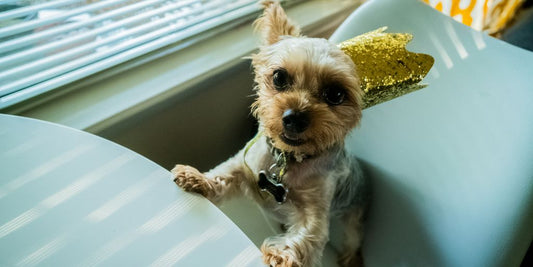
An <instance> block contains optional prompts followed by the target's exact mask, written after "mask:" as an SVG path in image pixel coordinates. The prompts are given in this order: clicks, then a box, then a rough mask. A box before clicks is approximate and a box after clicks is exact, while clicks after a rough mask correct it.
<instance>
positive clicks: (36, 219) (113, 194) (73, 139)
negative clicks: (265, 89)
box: [0, 114, 262, 266]
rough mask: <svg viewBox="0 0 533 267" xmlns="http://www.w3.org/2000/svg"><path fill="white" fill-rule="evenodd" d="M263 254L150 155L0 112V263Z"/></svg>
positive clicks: (243, 261) (213, 260) (204, 259)
mask: <svg viewBox="0 0 533 267" xmlns="http://www.w3.org/2000/svg"><path fill="white" fill-rule="evenodd" d="M176 153H179V152H178V151H176ZM260 258H261V254H260V252H259V250H258V249H257V247H256V246H255V245H254V244H253V243H252V242H251V241H250V240H249V239H248V237H246V236H245V235H244V233H242V232H241V230H240V229H239V228H238V227H237V226H236V225H235V224H233V222H231V221H230V220H229V219H228V218H227V217H226V216H225V215H224V214H223V213H222V212H220V211H219V210H218V208H216V207H215V206H214V205H212V204H211V203H210V202H209V201H207V200H205V199H204V198H202V197H199V196H197V195H193V194H188V193H185V192H183V191H181V190H180V189H179V188H177V187H176V186H175V185H174V183H173V182H172V179H171V177H170V173H169V172H168V171H167V170H165V169H163V168H162V167H160V166H158V165H157V164H155V163H153V162H151V161H150V160H148V159H146V158H144V157H142V156H140V155H138V154H136V153H135V152H133V151H130V150H128V149H126V148H124V147H121V146H119V145H117V144H114V143H112V142H110V141H107V140H105V139H102V138H100V137H97V136H94V135H92V134H89V133H85V132H82V131H78V130H74V129H71V128H67V127H63V126H60V125H55V124H52V123H48V122H43V121H38V120H34V119H27V118H22V117H16V116H10V115H1V114H0V266H15V265H19V266H33V265H47V266H95V265H98V266H101V265H104V266H105V265H106V266H168V265H175V266H261V265H262V263H261V259H260Z"/></svg>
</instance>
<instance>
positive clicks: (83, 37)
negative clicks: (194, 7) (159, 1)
mask: <svg viewBox="0 0 533 267" xmlns="http://www.w3.org/2000/svg"><path fill="white" fill-rule="evenodd" d="M195 2H197V0H188V1H180V2H179V3H177V4H174V5H167V6H163V7H161V8H159V9H155V10H151V11H149V12H146V13H143V14H141V15H138V16H134V17H129V18H126V19H123V20H118V21H116V22H113V23H109V24H107V25H106V26H103V27H98V28H96V29H94V30H89V31H86V32H85V33H81V34H77V35H75V36H72V37H70V38H64V39H61V40H58V41H55V42H51V43H48V44H45V45H40V46H38V47H36V48H32V49H28V50H24V51H21V52H18V53H14V54H11V55H9V56H5V57H2V58H0V66H5V67H6V68H7V67H11V66H13V65H14V64H20V63H24V62H28V61H30V60H33V59H35V58H42V56H43V55H49V54H50V53H51V52H53V51H61V49H63V48H65V47H69V46H73V45H75V44H79V43H81V42H83V41H90V40H91V39H94V38H96V37H98V36H99V35H101V34H103V33H108V32H111V31H113V30H116V29H119V28H122V27H126V26H129V25H132V24H140V23H141V22H143V21H144V20H146V19H149V18H150V17H152V16H158V15H161V14H164V13H165V12H170V11H174V10H176V9H179V8H182V7H184V6H188V5H190V4H192V3H195ZM190 14H193V13H189V14H186V15H190ZM172 20H175V18H172V17H169V18H166V19H164V20H159V21H161V22H160V23H164V22H167V21H172ZM96 43H98V45H100V44H105V43H102V42H94V43H89V45H84V46H80V47H94V45H96ZM75 49H78V48H75ZM67 52H68V51H66V52H65V53H67ZM58 55H61V53H59V54H57V55H50V56H49V57H56V56H58ZM33 63H34V62H32V64H33ZM18 70H19V69H17V70H16V71H18ZM9 72H15V70H13V69H12V70H9ZM7 76H8V74H7V73H2V72H0V79H2V78H3V77H7Z"/></svg>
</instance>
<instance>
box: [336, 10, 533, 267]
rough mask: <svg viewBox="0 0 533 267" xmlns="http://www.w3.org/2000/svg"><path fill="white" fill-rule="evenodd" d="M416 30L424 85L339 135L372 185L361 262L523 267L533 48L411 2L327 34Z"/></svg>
mask: <svg viewBox="0 0 533 267" xmlns="http://www.w3.org/2000/svg"><path fill="white" fill-rule="evenodd" d="M382 26H388V27H389V28H388V32H408V33H412V34H413V35H414V39H413V41H412V42H411V43H410V44H409V45H408V47H407V48H408V49H409V50H410V51H414V52H421V53H427V54H430V55H432V56H433V57H434V58H435V64H434V66H433V68H432V70H431V71H430V73H429V74H428V75H427V77H426V78H425V79H424V81H423V83H426V84H428V86H427V87H426V88H424V89H422V90H420V91H417V92H414V93H411V94H408V95H405V96H402V97H400V98H397V99H394V100H392V101H389V102H386V103H383V104H380V105H377V106H374V107H371V108H369V109H366V110H364V112H363V119H362V122H361V126H360V127H359V128H357V129H355V130H354V132H353V133H352V134H351V136H350V137H349V139H348V140H347V147H348V149H349V150H350V151H351V152H352V153H354V154H355V155H356V156H357V157H358V158H359V159H360V160H361V162H362V164H363V166H364V168H365V171H366V173H367V175H369V176H370V177H371V180H372V184H373V203H372V205H371V210H370V214H369V219H368V226H367V233H366V237H365V242H364V249H363V254H364V257H365V262H366V265H367V266H519V265H520V262H521V261H522V258H523V257H524V255H525V253H526V251H527V249H528V246H529V245H530V243H531V240H532V238H533V85H532V83H531V79H532V78H533V53H532V52H529V51H526V50H523V49H520V48H518V47H514V46H512V45H510V44H507V43H504V42H502V41H500V40H497V39H494V38H492V37H489V36H486V35H485V34H483V33H480V32H477V31H475V30H472V29H471V28H469V27H467V26H465V25H463V24H460V23H458V22H455V21H454V20H453V19H452V18H450V17H447V16H445V15H442V14H441V13H439V12H438V11H436V10H434V9H432V8H431V7H429V6H427V5H426V4H425V3H423V2H422V1H418V0H404V1H397V0H374V1H369V2H367V3H366V4H364V5H362V6H361V7H360V8H359V9H357V10H356V11H355V12H354V13H353V14H352V15H351V16H350V17H349V18H348V19H347V20H346V21H345V22H344V23H343V24H342V25H341V27H339V29H338V30H337V31H336V32H335V33H334V34H333V36H332V37H331V40H332V41H334V42H336V43H338V42H340V41H343V40H346V39H349V38H351V37H354V36H356V35H358V34H362V33H365V32H368V31H371V30H374V29H377V28H379V27H382Z"/></svg>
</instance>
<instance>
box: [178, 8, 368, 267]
mask: <svg viewBox="0 0 533 267" xmlns="http://www.w3.org/2000/svg"><path fill="white" fill-rule="evenodd" d="M263 5H264V8H265V9H264V13H263V15H262V16H261V17H260V18H259V19H257V21H256V22H255V26H256V29H257V31H259V32H260V33H261V36H262V46H261V47H260V51H259V52H258V53H257V54H255V55H253V56H252V65H253V66H254V70H255V82H256V88H255V90H256V92H257V98H256V101H255V102H254V104H253V106H252V111H253V114H254V115H255V116H256V118H257V119H258V121H259V123H260V126H259V128H260V129H259V130H260V131H261V132H262V133H263V135H262V136H260V137H259V139H258V140H257V141H256V142H255V143H253V145H252V146H251V147H249V150H248V151H247V153H246V152H245V151H246V149H243V150H241V151H240V152H239V153H237V154H236V155H235V156H234V157H232V158H230V159H228V160H227V161H226V162H224V163H222V164H220V165H219V166H217V167H216V168H214V169H213V170H211V171H209V172H207V173H201V172H199V171H198V170H196V169H195V168H193V167H190V166H184V165H176V167H175V168H174V169H173V170H172V173H173V176H174V181H175V182H176V184H177V185H178V186H180V187H181V188H183V189H184V190H186V191H191V192H197V193H200V194H202V195H203V196H205V197H206V198H208V199H209V200H211V201H213V202H215V203H217V202H220V201H223V200H225V199H228V198H230V197H231V196H234V195H237V194H244V195H246V196H249V197H251V198H253V199H254V200H255V201H257V202H258V203H259V204H260V206H262V208H264V209H265V210H267V211H269V212H270V214H272V215H273V216H274V217H275V218H276V219H277V220H279V221H280V223H282V224H283V225H285V226H286V232H285V233H284V234H282V235H280V236H275V237H271V238H268V239H267V240H265V241H264V243H263V245H262V247H261V251H262V253H263V260H264V262H265V263H266V264H267V265H270V266H314V265H317V264H318V263H319V262H320V258H321V255H322V251H323V249H324V246H325V245H326V243H327V242H328V240H329V234H328V226H329V222H330V219H331V218H332V217H340V218H342V221H343V222H344V223H345V236H347V238H345V242H344V249H343V251H342V252H341V255H340V256H339V264H340V265H342V266H362V258H361V253H360V246H361V242H362V219H363V217H364V210H365V205H366V194H365V190H366V189H365V188H366V186H365V180H364V179H363V176H362V175H361V172H360V170H359V167H358V164H357V162H356V161H355V160H354V159H353V158H352V157H348V156H346V152H345V150H344V138H345V136H346V135H347V134H348V132H349V131H350V130H351V129H352V128H353V127H355V126H356V125H357V124H358V123H359V120H360V118H361V97H362V91H361V90H360V87H359V81H358V78H357V76H356V75H355V73H356V72H355V66H354V64H353V62H352V61H351V60H350V58H349V57H348V56H346V55H345V54H344V53H343V52H342V51H341V50H340V49H338V48H337V47H336V46H335V45H334V44H332V43H330V42H328V41H327V40H325V39H316V38H308V37H304V36H301V35H300V30H299V29H298V27H297V26H295V25H293V24H292V23H291V21H290V20H289V19H288V18H287V16H286V15H285V12H284V11H283V9H282V8H281V6H280V5H279V4H278V3H277V2H275V1H264V2H263ZM280 68H283V69H284V70H286V71H287V73H289V75H290V88H287V89H286V90H283V91H280V90H277V89H276V88H275V86H274V84H273V73H274V71H275V70H277V69H280ZM332 85H334V86H340V87H342V88H343V89H344V92H345V99H344V101H343V102H342V103H341V104H339V105H330V104H328V103H326V102H325V101H324V96H323V91H324V90H326V89H325V88H327V87H328V86H332ZM288 109H292V110H297V111H302V112H306V113H307V114H309V117H310V118H311V119H310V123H309V126H308V127H307V128H306V130H305V131H303V132H301V133H299V134H298V139H299V140H303V142H302V144H300V145H291V144H289V143H287V142H285V141H284V140H283V139H282V138H281V136H282V135H284V134H285V131H286V129H284V125H283V123H282V117H283V113H284V112H285V111H286V110H288ZM270 146H273V147H274V148H276V149H279V150H280V151H284V152H286V153H290V154H291V155H294V158H293V159H292V160H291V161H290V162H289V164H288V165H287V172H286V174H285V175H284V177H283V184H284V185H285V186H286V187H287V188H289V194H288V196H287V200H286V202H284V203H283V204H278V203H277V202H276V201H274V199H273V198H272V196H270V195H269V194H268V193H265V192H261V191H260V190H259V188H258V185H257V180H258V178H257V175H258V173H259V172H260V171H261V170H265V169H268V168H269V166H271V165H272V164H273V163H274V161H275V159H274V157H273V156H272V154H271V148H270ZM245 154H246V155H245ZM245 156H246V159H244V157H245ZM245 161H246V163H247V164H244V162H245ZM248 167H249V168H248Z"/></svg>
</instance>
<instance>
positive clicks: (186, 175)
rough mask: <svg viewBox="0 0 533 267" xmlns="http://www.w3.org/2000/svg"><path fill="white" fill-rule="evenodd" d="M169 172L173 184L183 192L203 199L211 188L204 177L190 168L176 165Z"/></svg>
mask: <svg viewBox="0 0 533 267" xmlns="http://www.w3.org/2000/svg"><path fill="white" fill-rule="evenodd" d="M170 172H171V173H172V177H173V178H174V182H175V183H176V184H177V185H178V186H179V187H181V188H182V189H183V190H185V191H188V192H194V193H199V194H201V195H203V196H205V197H207V195H208V194H209V192H210V191H211V186H210V185H209V182H208V181H207V180H206V178H205V176H204V175H203V174H202V173H201V172H200V171H198V170H197V169H195V168H193V167H191V166H187V165H176V167H174V169H172V170H171V171H170Z"/></svg>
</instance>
